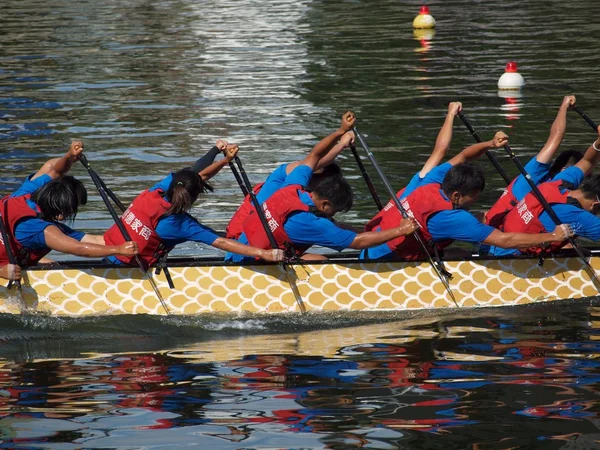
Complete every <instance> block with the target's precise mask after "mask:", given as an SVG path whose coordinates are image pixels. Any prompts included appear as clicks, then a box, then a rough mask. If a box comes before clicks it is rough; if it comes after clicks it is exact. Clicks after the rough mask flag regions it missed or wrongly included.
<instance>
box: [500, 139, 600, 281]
mask: <svg viewBox="0 0 600 450" xmlns="http://www.w3.org/2000/svg"><path fill="white" fill-rule="evenodd" d="M504 150H506V153H507V154H508V156H509V158H510V159H511V160H512V162H513V163H514V164H515V166H517V169H519V172H521V175H523V177H524V178H525V180H527V184H529V187H530V188H531V192H532V193H533V195H535V197H536V198H537V200H538V201H539V202H540V204H541V205H542V208H543V209H544V211H545V212H546V213H547V214H548V216H549V217H550V219H552V222H554V224H555V225H556V226H559V225H562V221H561V220H560V218H559V217H558V215H556V212H554V210H553V209H552V207H551V206H550V204H549V203H548V200H546V199H545V198H544V196H543V195H542V193H541V192H540V190H539V188H538V187H537V185H536V184H535V182H534V181H533V178H531V175H529V173H528V172H527V170H526V169H525V167H524V166H523V164H521V161H519V159H518V158H517V156H516V155H515V154H514V152H513V151H512V149H511V148H510V146H509V145H505V146H504ZM568 240H569V243H570V244H571V245H572V246H573V248H574V249H575V252H576V253H577V256H579V258H581V260H582V261H583V263H584V264H585V266H586V267H587V269H588V270H589V272H590V274H591V276H592V277H593V278H594V280H595V281H596V289H598V291H600V279H599V278H598V275H597V274H596V271H595V270H594V268H593V267H592V266H591V264H590V263H589V262H588V260H587V259H585V255H584V254H583V252H582V251H581V248H580V247H579V245H578V244H577V243H576V242H575V239H573V238H572V237H570V238H569V239H568Z"/></svg>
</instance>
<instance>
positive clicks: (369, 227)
mask: <svg viewBox="0 0 600 450" xmlns="http://www.w3.org/2000/svg"><path fill="white" fill-rule="evenodd" d="M405 189H406V188H402V189H400V190H399V191H398V192H396V197H397V198H398V200H399V199H400V197H401V196H402V194H403V193H404V190H405ZM395 207H396V203H394V199H392V200H390V201H389V202H387V205H385V206H384V207H383V209H382V210H381V211H379V212H378V213H377V215H376V216H375V217H373V218H372V219H371V220H369V223H367V224H366V225H365V231H373V230H375V229H377V227H379V225H381V219H382V218H383V215H384V214H385V213H386V211H387V210H388V209H390V208H395Z"/></svg>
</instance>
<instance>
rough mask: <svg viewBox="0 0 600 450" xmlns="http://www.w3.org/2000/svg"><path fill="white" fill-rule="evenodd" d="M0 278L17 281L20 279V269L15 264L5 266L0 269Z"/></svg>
mask: <svg viewBox="0 0 600 450" xmlns="http://www.w3.org/2000/svg"><path fill="white" fill-rule="evenodd" d="M0 278H4V279H5V280H12V281H17V280H20V279H21V268H20V267H19V266H17V265H16V264H6V265H4V266H2V267H0Z"/></svg>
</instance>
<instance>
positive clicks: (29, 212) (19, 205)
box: [0, 194, 51, 266]
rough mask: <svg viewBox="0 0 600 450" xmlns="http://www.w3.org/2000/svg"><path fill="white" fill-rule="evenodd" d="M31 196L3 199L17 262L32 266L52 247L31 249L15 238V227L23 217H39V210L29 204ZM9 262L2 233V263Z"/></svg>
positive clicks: (6, 221)
mask: <svg viewBox="0 0 600 450" xmlns="http://www.w3.org/2000/svg"><path fill="white" fill-rule="evenodd" d="M30 198H31V195H30V194H27V195H21V196H19V197H9V198H5V199H3V200H2V209H1V210H0V211H1V212H2V213H3V214H2V220H3V221H4V222H3V223H4V228H5V229H6V234H8V237H9V239H10V246H11V248H12V251H13V254H14V255H15V258H16V259H17V263H18V264H19V265H21V266H31V265H34V264H36V263H37V262H38V261H39V260H40V259H42V258H43V257H44V256H46V255H47V254H48V253H50V251H51V249H50V248H47V247H45V248H41V249H35V250H30V249H28V248H26V247H24V246H23V245H21V243H20V242H19V241H17V239H16V238H15V228H16V227H17V224H18V223H19V222H21V221H22V220H23V219H27V218H29V217H38V212H39V211H35V210H33V209H31V207H30V206H29V205H28V204H27V200H29V199H30ZM4 264H8V255H7V253H6V246H5V244H4V240H3V239H2V235H1V234H0V265H4Z"/></svg>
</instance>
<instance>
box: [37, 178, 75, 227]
mask: <svg viewBox="0 0 600 450" xmlns="http://www.w3.org/2000/svg"><path fill="white" fill-rule="evenodd" d="M31 200H32V201H33V202H34V203H35V204H36V205H38V207H39V208H40V211H41V217H42V219H44V220H47V221H49V222H55V221H57V220H58V219H59V217H60V216H62V220H64V221H66V222H67V221H73V220H74V219H75V216H76V215H77V209H78V208H79V205H84V204H85V203H86V202H87V191H86V189H85V186H84V185H83V184H82V183H81V181H79V180H77V179H75V178H73V177H72V176H63V177H60V178H57V179H56V180H52V181H50V182H49V183H46V184H45V185H43V186H42V187H40V188H39V189H37V190H36V191H35V192H34V193H33V194H32V195H31Z"/></svg>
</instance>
